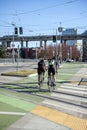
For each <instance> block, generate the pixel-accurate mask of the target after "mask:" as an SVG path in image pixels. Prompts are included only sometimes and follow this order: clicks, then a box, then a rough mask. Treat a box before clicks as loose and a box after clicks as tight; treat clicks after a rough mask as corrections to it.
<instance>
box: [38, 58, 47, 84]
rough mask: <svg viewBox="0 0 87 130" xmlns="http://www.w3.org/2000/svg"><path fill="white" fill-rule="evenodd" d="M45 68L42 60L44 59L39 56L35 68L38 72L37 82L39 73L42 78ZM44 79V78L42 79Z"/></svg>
mask: <svg viewBox="0 0 87 130" xmlns="http://www.w3.org/2000/svg"><path fill="white" fill-rule="evenodd" d="M45 70H46V64H45V62H44V59H43V58H41V59H40V60H39V62H38V68H37V73H38V84H39V83H40V75H41V74H43V78H44V73H45ZM43 80H44V79H43Z"/></svg>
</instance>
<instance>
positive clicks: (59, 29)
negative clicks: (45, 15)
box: [58, 22, 63, 63]
mask: <svg viewBox="0 0 87 130" xmlns="http://www.w3.org/2000/svg"><path fill="white" fill-rule="evenodd" d="M58 31H59V33H60V34H59V35H60V63H61V62H62V40H61V38H62V37H61V35H62V31H63V28H62V27H61V22H60V27H58Z"/></svg>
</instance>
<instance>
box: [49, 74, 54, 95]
mask: <svg viewBox="0 0 87 130" xmlns="http://www.w3.org/2000/svg"><path fill="white" fill-rule="evenodd" d="M52 78H53V76H52V75H51V76H50V77H49V80H48V89H49V91H50V92H52V91H53V87H54V86H53V80H52Z"/></svg>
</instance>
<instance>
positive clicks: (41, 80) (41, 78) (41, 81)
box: [39, 73, 44, 89]
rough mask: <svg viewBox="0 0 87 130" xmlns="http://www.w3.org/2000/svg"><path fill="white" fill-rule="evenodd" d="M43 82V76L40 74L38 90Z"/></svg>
mask: <svg viewBox="0 0 87 130" xmlns="http://www.w3.org/2000/svg"><path fill="white" fill-rule="evenodd" d="M43 81H44V74H43V73H41V74H40V82H39V89H40V88H41V87H42V86H43Z"/></svg>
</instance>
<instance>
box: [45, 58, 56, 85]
mask: <svg viewBox="0 0 87 130" xmlns="http://www.w3.org/2000/svg"><path fill="white" fill-rule="evenodd" d="M51 73H52V77H53V85H54V86H56V84H55V61H54V59H53V58H52V59H48V83H47V84H49V77H50V76H51Z"/></svg>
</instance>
